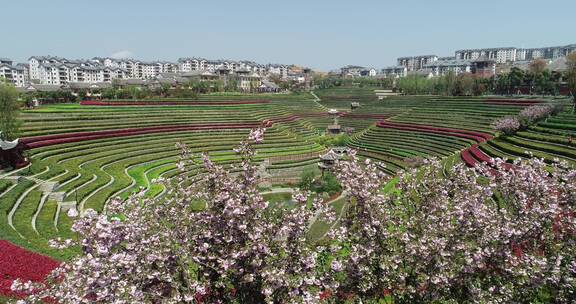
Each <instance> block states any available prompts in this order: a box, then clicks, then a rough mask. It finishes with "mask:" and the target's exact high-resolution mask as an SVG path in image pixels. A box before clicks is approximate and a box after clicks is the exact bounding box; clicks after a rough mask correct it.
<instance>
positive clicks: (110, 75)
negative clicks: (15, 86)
mask: <svg viewBox="0 0 576 304" xmlns="http://www.w3.org/2000/svg"><path fill="white" fill-rule="evenodd" d="M28 62H29V69H30V78H31V79H35V80H37V81H39V82H40V84H48V85H64V84H68V83H71V82H82V83H97V82H111V81H112V80H114V79H123V78H127V77H128V75H129V71H128V70H127V69H124V68H122V67H121V64H120V63H118V62H114V61H113V60H99V59H92V60H70V59H66V58H60V57H53V56H33V57H30V59H29V60H28ZM32 75H34V76H32Z"/></svg>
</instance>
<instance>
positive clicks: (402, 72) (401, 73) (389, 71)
mask: <svg viewBox="0 0 576 304" xmlns="http://www.w3.org/2000/svg"><path fill="white" fill-rule="evenodd" d="M381 75H382V76H383V77H384V78H402V77H406V76H407V75H408V68H407V67H405V66H402V65H398V66H390V67H386V68H383V69H382V71H381Z"/></svg>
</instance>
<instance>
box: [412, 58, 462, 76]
mask: <svg viewBox="0 0 576 304" xmlns="http://www.w3.org/2000/svg"><path fill="white" fill-rule="evenodd" d="M472 67H473V62H472V60H461V59H451V60H437V61H435V62H432V63H429V64H426V65H425V66H424V67H423V69H422V70H429V71H431V73H432V75H433V76H443V75H446V74H447V73H448V72H454V74H456V75H458V74H461V73H471V72H472Z"/></svg>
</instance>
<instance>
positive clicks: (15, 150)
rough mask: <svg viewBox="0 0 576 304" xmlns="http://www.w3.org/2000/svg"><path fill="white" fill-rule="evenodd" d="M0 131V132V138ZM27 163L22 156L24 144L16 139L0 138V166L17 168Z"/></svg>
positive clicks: (0, 134)
mask: <svg viewBox="0 0 576 304" xmlns="http://www.w3.org/2000/svg"><path fill="white" fill-rule="evenodd" d="M1 136H2V133H1V132H0V138H1ZM27 164H28V160H27V159H26V157H24V144H22V143H21V142H20V141H19V140H18V139H16V140H13V141H7V140H2V139H0V168H15V169H19V168H22V167H24V166H26V165H27Z"/></svg>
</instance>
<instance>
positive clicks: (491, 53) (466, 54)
mask: <svg viewBox="0 0 576 304" xmlns="http://www.w3.org/2000/svg"><path fill="white" fill-rule="evenodd" d="M516 52H517V49H516V48H514V47H505V48H488V49H469V50H458V51H456V52H455V57H456V60H476V59H478V58H480V57H486V58H488V59H492V60H495V61H496V63H506V62H513V61H516Z"/></svg>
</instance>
